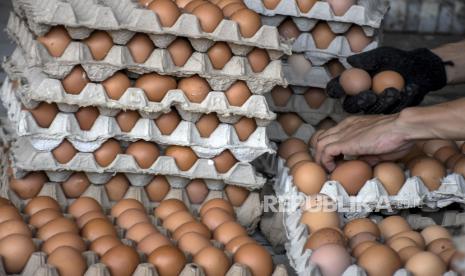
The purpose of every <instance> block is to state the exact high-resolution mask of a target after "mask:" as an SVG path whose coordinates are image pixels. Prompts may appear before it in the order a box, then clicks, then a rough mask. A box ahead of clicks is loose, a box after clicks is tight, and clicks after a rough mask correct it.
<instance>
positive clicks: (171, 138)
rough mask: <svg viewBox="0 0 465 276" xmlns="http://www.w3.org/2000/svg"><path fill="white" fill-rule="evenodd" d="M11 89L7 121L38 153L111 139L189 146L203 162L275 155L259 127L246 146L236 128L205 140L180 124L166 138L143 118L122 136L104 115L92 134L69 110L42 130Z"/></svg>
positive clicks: (6, 96) (6, 88)
mask: <svg viewBox="0 0 465 276" xmlns="http://www.w3.org/2000/svg"><path fill="white" fill-rule="evenodd" d="M11 86H12V85H11V83H9V81H8V80H7V81H5V83H4V84H3V89H2V90H3V93H1V95H0V99H1V100H2V102H3V104H4V106H5V108H6V109H7V116H8V119H9V121H10V122H11V126H12V127H13V128H15V132H16V134H17V135H18V136H20V137H27V138H28V139H29V140H30V142H31V144H32V146H33V147H34V148H35V149H37V150H41V151H51V150H53V149H54V148H56V147H57V146H59V145H60V143H61V142H62V141H63V140H64V139H67V140H68V141H69V142H71V143H72V144H73V146H74V147H75V148H76V149H77V150H79V151H81V152H93V151H95V150H97V149H98V148H99V147H100V146H101V145H102V144H103V143H104V142H105V141H107V140H108V139H110V138H115V139H117V140H122V141H136V140H145V141H152V142H156V143H157V144H161V145H180V146H189V147H191V148H192V149H193V150H194V152H195V153H196V154H197V155H198V156H199V157H202V158H212V157H214V156H216V155H218V154H220V153H221V152H223V151H224V150H226V149H229V150H230V151H231V153H232V154H233V155H234V156H235V157H236V158H237V159H238V160H239V161H243V162H251V161H252V160H254V159H256V158H257V157H258V156H260V155H262V154H263V153H266V152H273V150H272V149H271V146H270V145H269V142H268V138H267V136H266V128H265V127H264V126H260V125H259V126H258V127H257V129H256V130H255V131H254V132H253V133H252V134H251V135H250V136H249V138H248V139H247V140H246V141H244V142H242V141H240V140H239V138H238V136H237V133H236V131H235V129H234V127H233V126H232V125H230V124H226V123H222V124H220V125H218V127H217V129H216V130H215V131H214V132H213V133H212V134H211V135H210V137H208V138H202V137H201V136H200V133H199V131H198V130H197V127H196V126H195V123H193V122H189V121H181V122H180V123H179V125H178V126H177V127H176V129H175V130H174V131H173V132H172V133H171V134H170V135H163V134H161V133H160V130H159V129H158V127H157V125H156V124H155V122H154V120H152V119H151V118H140V119H139V120H138V122H137V123H136V125H135V126H134V128H133V129H132V130H131V131H130V132H123V131H121V129H120V127H119V125H118V123H117V121H116V119H115V118H114V116H115V115H116V114H101V115H100V116H99V117H98V118H97V119H96V121H95V122H94V124H93V126H92V128H91V129H90V130H89V131H83V130H81V128H80V126H79V123H78V121H77V119H76V117H75V115H74V112H75V111H76V110H67V111H71V113H67V112H59V113H58V114H57V115H56V117H55V119H54V120H53V122H52V124H51V125H50V127H48V128H42V127H40V126H39V125H37V123H36V121H35V119H34V117H33V115H32V114H31V113H30V112H29V111H27V110H22V108H21V102H20V101H19V100H18V99H17V95H16V93H15V90H14V89H13V88H12V87H11ZM196 115H198V116H200V115H201V114H196ZM181 117H182V115H181ZM190 119H192V118H190ZM196 119H198V117H197V118H196Z"/></svg>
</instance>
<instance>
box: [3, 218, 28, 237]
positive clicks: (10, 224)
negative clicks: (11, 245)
mask: <svg viewBox="0 0 465 276" xmlns="http://www.w3.org/2000/svg"><path fill="white" fill-rule="evenodd" d="M11 234H21V235H24V236H28V237H30V238H32V233H31V230H30V229H29V227H28V226H27V225H26V223H24V221H21V220H16V219H14V220H8V221H4V222H2V223H0V240H1V239H3V238H5V237H6V236H9V235H11Z"/></svg>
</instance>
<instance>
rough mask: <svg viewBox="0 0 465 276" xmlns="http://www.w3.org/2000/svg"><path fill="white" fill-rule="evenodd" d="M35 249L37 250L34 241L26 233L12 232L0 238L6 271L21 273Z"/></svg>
mask: <svg viewBox="0 0 465 276" xmlns="http://www.w3.org/2000/svg"><path fill="white" fill-rule="evenodd" d="M34 251H36V247H35V245H34V242H33V241H32V239H31V238H30V237H27V236H24V235H20V234H12V235H9V236H8V237H5V238H4V239H2V240H0V256H2V259H3V268H4V269H5V272H6V273H8V274H18V273H21V271H22V270H23V269H24V267H25V266H26V263H27V261H28V260H29V257H30V256H31V254H32V253H33V252H34Z"/></svg>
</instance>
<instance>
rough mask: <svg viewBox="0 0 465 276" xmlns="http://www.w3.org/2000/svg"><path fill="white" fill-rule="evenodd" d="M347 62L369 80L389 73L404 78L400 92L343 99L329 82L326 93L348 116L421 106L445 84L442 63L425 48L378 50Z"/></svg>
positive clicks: (339, 88)
mask: <svg viewBox="0 0 465 276" xmlns="http://www.w3.org/2000/svg"><path fill="white" fill-rule="evenodd" d="M347 62H348V63H349V64H350V65H351V66H353V67H355V68H359V69H363V70H365V71H367V72H368V73H369V74H370V75H371V76H372V77H373V76H374V75H376V74H377V73H380V72H382V71H387V70H392V71H395V72H397V73H399V74H400V75H402V77H403V78H404V80H405V82H406V86H405V89H404V91H399V90H397V89H395V88H388V89H386V90H384V92H382V93H380V94H376V93H374V92H373V91H371V90H368V91H363V92H361V93H360V94H358V95H355V96H346V93H345V92H344V89H343V88H342V86H341V85H340V83H339V78H335V79H333V80H331V81H330V82H329V83H328V85H327V87H326V91H327V93H328V95H329V96H330V97H332V98H342V97H344V96H346V98H345V99H344V103H343V107H344V109H345V110H346V111H347V112H349V113H359V112H363V113H365V114H392V113H397V112H400V111H401V110H402V109H404V108H406V107H409V106H415V105H418V104H420V103H421V101H422V100H423V98H424V96H425V95H426V94H427V93H428V92H430V91H435V90H439V89H441V88H442V87H444V86H445V85H446V84H447V75H446V69H445V64H447V63H445V62H443V61H442V59H441V58H440V57H438V56H437V55H436V54H434V53H433V52H431V51H430V50H428V49H426V48H420V49H416V50H413V51H403V50H400V49H396V48H391V47H381V48H378V49H375V50H372V51H368V52H365V53H361V54H357V55H353V56H351V57H348V58H347Z"/></svg>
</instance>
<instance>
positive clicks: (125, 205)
mask: <svg viewBox="0 0 465 276" xmlns="http://www.w3.org/2000/svg"><path fill="white" fill-rule="evenodd" d="M128 209H139V210H141V211H144V212H145V207H144V205H142V203H140V202H139V201H138V200H136V199H133V198H125V199H122V200H120V201H118V202H117V203H116V204H115V205H113V207H111V216H112V217H115V218H117V217H118V216H119V215H121V214H122V213H123V212H124V211H126V210H128Z"/></svg>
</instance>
